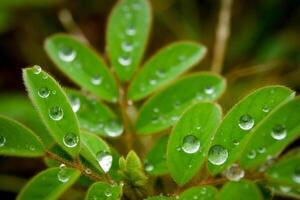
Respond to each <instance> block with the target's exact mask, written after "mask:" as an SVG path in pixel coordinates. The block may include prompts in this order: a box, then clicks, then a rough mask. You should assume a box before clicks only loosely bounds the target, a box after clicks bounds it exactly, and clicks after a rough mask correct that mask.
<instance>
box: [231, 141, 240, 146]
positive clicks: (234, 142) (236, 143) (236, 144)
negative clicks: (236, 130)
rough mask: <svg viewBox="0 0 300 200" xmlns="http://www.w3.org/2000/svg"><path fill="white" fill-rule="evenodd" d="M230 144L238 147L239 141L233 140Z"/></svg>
mask: <svg viewBox="0 0 300 200" xmlns="http://www.w3.org/2000/svg"><path fill="white" fill-rule="evenodd" d="M232 143H233V145H235V146H238V145H239V144H240V141H239V140H233V141H232Z"/></svg>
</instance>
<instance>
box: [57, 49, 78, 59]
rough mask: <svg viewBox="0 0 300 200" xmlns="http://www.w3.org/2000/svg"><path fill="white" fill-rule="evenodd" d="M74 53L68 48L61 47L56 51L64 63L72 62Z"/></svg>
mask: <svg viewBox="0 0 300 200" xmlns="http://www.w3.org/2000/svg"><path fill="white" fill-rule="evenodd" d="M76 55H77V53H76V51H75V50H74V49H72V48H71V47H68V46H61V47H60V49H59V51H58V56H59V58H60V59H61V60H63V61H64V62H72V61H73V60H74V59H75V58H76Z"/></svg>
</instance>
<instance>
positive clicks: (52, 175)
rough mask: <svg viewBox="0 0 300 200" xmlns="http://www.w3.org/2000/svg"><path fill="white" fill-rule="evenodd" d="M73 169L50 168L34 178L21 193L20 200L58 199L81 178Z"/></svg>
mask: <svg viewBox="0 0 300 200" xmlns="http://www.w3.org/2000/svg"><path fill="white" fill-rule="evenodd" d="M79 175H80V172H79V171H78V170H76V169H72V168H64V169H60V168H49V169H47V170H45V171H42V172H40V173H39V174H37V175H36V176H34V177H33V178H32V179H31V180H30V181H29V182H28V183H27V184H26V185H25V187H23V189H22V191H21V192H20V193H19V195H18V197H17V199H18V200H23V199H24V200H28V199H30V200H35V199H36V200H41V199H58V198H59V196H60V195H61V194H62V193H63V192H64V191H66V190H67V189H68V188H69V187H71V186H72V184H73V183H74V182H75V181H76V180H77V178H78V177H79Z"/></svg>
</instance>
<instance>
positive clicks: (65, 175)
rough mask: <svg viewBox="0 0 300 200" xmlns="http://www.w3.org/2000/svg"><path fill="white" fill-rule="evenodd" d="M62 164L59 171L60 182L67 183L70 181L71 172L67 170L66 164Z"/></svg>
mask: <svg viewBox="0 0 300 200" xmlns="http://www.w3.org/2000/svg"><path fill="white" fill-rule="evenodd" d="M62 165H63V166H62ZM62 165H61V166H60V170H59V172H58V173H57V178H58V180H59V181H60V182H62V183H66V182H68V181H69V179H70V174H69V172H68V171H67V169H66V166H65V165H64V164H62Z"/></svg>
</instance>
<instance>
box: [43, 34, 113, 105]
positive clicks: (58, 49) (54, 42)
mask: <svg viewBox="0 0 300 200" xmlns="http://www.w3.org/2000/svg"><path fill="white" fill-rule="evenodd" d="M45 49H46V52H47V53H48V55H49V57H50V58H51V59H52V61H53V62H54V63H55V64H56V65H57V67H58V68H59V69H60V70H61V71H63V72H64V73H65V74H66V75H67V76H68V77H69V78H70V79H71V80H72V81H74V82H75V83H76V84H78V85H79V86H80V87H82V88H84V89H86V90H88V91H90V92H92V93H94V94H96V95H97V96H99V97H101V98H102V99H104V100H107V101H110V102H116V101H117V98H118V89H117V85H116V82H115V80H114V79H113V76H112V74H111V73H110V71H109V69H108V68H107V67H106V65H105V63H104V61H103V60H102V58H101V57H100V56H98V55H97V54H96V52H94V51H93V50H92V49H91V48H90V47H88V46H86V45H84V44H82V43H80V42H79V41H78V40H76V39H75V38H73V37H71V36H68V35H64V34H56V35H54V36H51V37H49V38H48V39H47V40H46V42H45Z"/></svg>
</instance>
